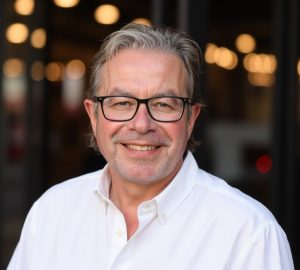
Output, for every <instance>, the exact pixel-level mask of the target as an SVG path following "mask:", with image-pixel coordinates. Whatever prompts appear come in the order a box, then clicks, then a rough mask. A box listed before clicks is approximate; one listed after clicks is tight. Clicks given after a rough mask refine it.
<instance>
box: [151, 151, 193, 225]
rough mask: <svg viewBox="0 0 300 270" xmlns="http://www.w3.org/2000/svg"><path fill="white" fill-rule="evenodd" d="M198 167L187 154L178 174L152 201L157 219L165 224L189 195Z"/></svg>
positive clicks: (189, 153) (190, 154)
mask: <svg viewBox="0 0 300 270" xmlns="http://www.w3.org/2000/svg"><path fill="white" fill-rule="evenodd" d="M197 170H198V165H197V162H196V160H195V159H194V157H193V155H192V153H191V152H188V154H187V156H186V158H185V160H184V162H183V164H182V166H181V168H180V170H179V172H178V173H177V175H176V176H175V177H174V179H173V180H172V181H171V183H170V184H169V185H168V186H167V187H166V188H165V189H164V190H163V191H162V192H161V193H160V194H158V195H157V196H156V197H155V198H154V200H155V201H156V203H157V207H158V217H159V220H160V222H161V223H165V222H166V221H167V219H168V218H169V217H170V216H171V215H172V213H173V212H174V211H176V209H177V208H178V207H179V206H180V204H181V203H182V202H183V201H184V200H185V198H186V197H187V196H188V195H189V194H190V192H191V191H192V190H193V188H194V186H195V184H196V174H197Z"/></svg>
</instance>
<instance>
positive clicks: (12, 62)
mask: <svg viewBox="0 0 300 270" xmlns="http://www.w3.org/2000/svg"><path fill="white" fill-rule="evenodd" d="M24 70H25V66H24V62H23V61H22V60H21V59H18V58H10V59H7V60H6V61H5V62H4V64H3V73H4V75H5V76H6V77H8V78H16V77H19V76H20V75H22V74H23V73H24Z"/></svg>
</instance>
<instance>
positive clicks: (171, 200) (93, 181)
mask: <svg viewBox="0 0 300 270" xmlns="http://www.w3.org/2000/svg"><path fill="white" fill-rule="evenodd" d="M110 182H111V180H110V177H109V173H108V168H107V167H105V168H104V169H103V170H100V171H97V172H94V173H90V174H86V175H83V176H80V177H77V178H74V179H71V180H69V181H66V182H63V183H61V184H58V185H56V186H54V187H52V188H51V189H49V190H48V191H47V192H46V193H45V194H44V195H43V196H42V197H41V198H40V199H39V200H38V201H36V202H35V204H34V205H33V207H32V209H31V210H30V212H29V214H28V216H27V218H26V222H25V224H24V227H23V230H22V234H21V238H20V241H19V243H18V246H17V248H16V250H15V252H14V255H13V257H12V259H11V262H10V264H9V266H8V270H66V269H72V270H79V269H81V270H83V269H84V270H96V269H97V270H200V269H206V270H219V269H220V270H221V269H224V270H225V269H230V270H235V269H240V270H247V269H249V270H253V269H255V270H268V269H270V270H279V269H280V270H292V269H294V267H293V261H292V256H291V252H290V248H289V244H288V241H287V238H286V235H285V233H284V232H283V230H282V229H281V227H280V226H279V225H278V223H277V222H276V220H275V219H274V217H273V216H272V214H271V213H270V212H269V211H268V210H267V209H266V208H265V207H264V206H263V205H262V204H260V203H259V202H257V201H255V200H254V199H252V198H250V197H248V196H247V195H245V194H243V193H241V192H240V191H238V190H236V189H234V188H232V187H230V186H229V185H227V184H226V183H225V182H224V181H223V180H221V179H218V178H216V177H214V176H212V175H210V174H208V173H206V172H204V171H203V170H200V169H199V168H198V166H197V163H196V161H195V160H194V158H193V156H192V154H191V153H188V155H187V157H186V159H185V161H184V163H183V165H182V167H181V169H180V171H179V172H178V174H177V175H176V177H175V178H174V179H173V181H172V182H171V183H170V184H169V185H168V186H167V187H166V188H165V189H164V190H163V192H161V193H160V194H159V195H158V196H156V197H155V198H153V199H152V200H150V201H145V202H143V203H142V204H141V205H139V207H138V213H137V214H138V220H139V227H138V229H137V231H136V232H135V233H134V235H133V236H132V237H131V238H130V239H129V240H127V230H126V223H125V219H124V216H123V214H122V213H121V212H120V211H119V210H118V208H117V207H116V206H115V205H114V204H113V203H112V201H111V200H110V199H109V187H110Z"/></svg>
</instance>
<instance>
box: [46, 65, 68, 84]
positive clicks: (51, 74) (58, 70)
mask: <svg viewBox="0 0 300 270" xmlns="http://www.w3.org/2000/svg"><path fill="white" fill-rule="evenodd" d="M63 71H64V67H63V64H62V63H59V62H51V63H49V64H48V65H47V66H46V70H45V75H46V78H47V80H49V81H51V82H55V81H61V80H62V77H63Z"/></svg>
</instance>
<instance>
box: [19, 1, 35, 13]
mask: <svg viewBox="0 0 300 270" xmlns="http://www.w3.org/2000/svg"><path fill="white" fill-rule="evenodd" d="M33 10H34V0H16V1H15V11H16V12H17V13H18V14H20V15H31V14H32V13H33Z"/></svg>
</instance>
